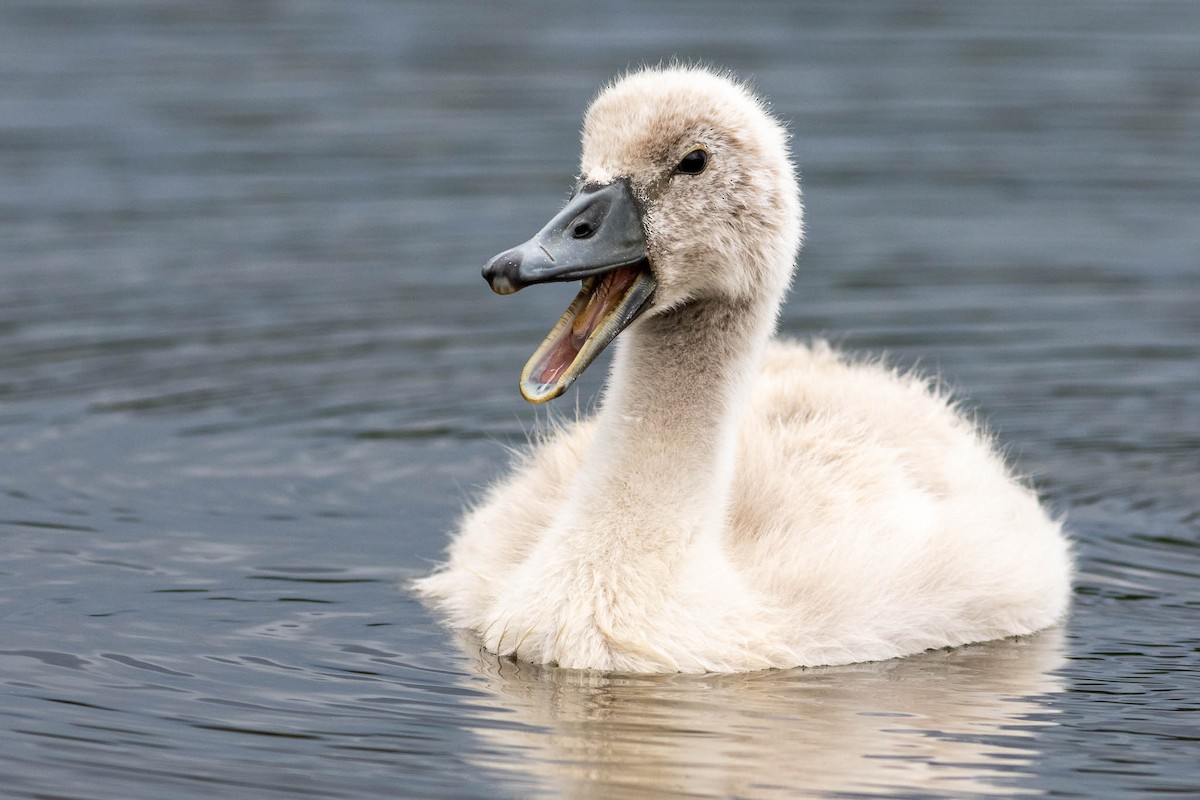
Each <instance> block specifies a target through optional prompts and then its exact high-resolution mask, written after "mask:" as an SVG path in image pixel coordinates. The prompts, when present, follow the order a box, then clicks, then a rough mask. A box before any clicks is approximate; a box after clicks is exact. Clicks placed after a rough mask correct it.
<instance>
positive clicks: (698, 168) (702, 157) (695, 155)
mask: <svg viewBox="0 0 1200 800" xmlns="http://www.w3.org/2000/svg"><path fill="white" fill-rule="evenodd" d="M707 166H708V151H707V150H705V149H704V148H703V147H697V148H696V149H695V150H693V151H692V152H690V153H688V154H687V155H686V156H684V157H683V160H682V161H680V162H679V166H677V167H676V168H675V171H676V172H681V173H683V174H684V175H699V174H700V173H701V172H704V168H705V167H707Z"/></svg>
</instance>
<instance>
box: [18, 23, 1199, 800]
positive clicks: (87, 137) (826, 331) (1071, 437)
mask: <svg viewBox="0 0 1200 800" xmlns="http://www.w3.org/2000/svg"><path fill="white" fill-rule="evenodd" d="M672 56H679V57H681V58H691V59H704V60H706V61H710V62H714V63H719V64H723V65H726V66H729V67H732V68H734V69H736V70H737V71H738V72H740V73H741V74H743V75H745V76H747V77H751V78H753V79H754V81H755V82H756V84H757V86H758V87H759V88H760V89H761V90H762V91H763V92H765V93H766V94H768V95H769V96H770V97H771V98H772V101H773V107H774V109H775V111H776V112H777V113H778V114H779V115H780V116H782V117H784V118H786V119H788V120H790V124H791V129H792V131H793V133H794V136H795V138H794V149H795V156H796V158H797V160H798V162H799V163H800V164H801V165H802V169H803V178H804V182H805V191H806V197H807V202H808V207H809V215H808V220H809V244H808V246H807V248H806V250H805V252H804V255H803V257H802V260H801V269H800V272H799V273H798V277H797V281H796V284H795V289H794V292H793V295H792V297H791V299H790V301H789V304H788V306H787V308H786V311H785V314H784V317H783V321H782V329H783V331H784V332H785V333H786V334H788V335H793V336H798V337H811V336H816V335H826V336H829V337H831V338H833V339H835V340H836V341H838V342H839V343H840V344H841V346H843V347H845V348H848V349H852V350H869V351H883V350H886V351H888V352H889V353H891V354H892V357H893V358H894V359H895V360H896V361H897V362H898V363H899V364H901V365H905V366H910V365H914V364H919V365H920V366H921V367H922V368H923V369H925V370H927V371H931V372H937V373H939V374H940V375H941V376H942V377H943V378H944V379H945V380H946V381H947V382H948V383H949V384H951V385H952V386H954V387H955V388H956V390H957V391H958V392H959V394H960V396H962V397H964V398H967V399H968V401H969V402H970V403H971V404H973V405H974V406H975V407H977V408H979V410H980V413H981V415H982V416H983V417H984V418H986V419H987V420H988V423H989V425H990V426H991V427H992V428H993V429H995V430H996V431H998V432H999V434H1000V435H1001V437H1002V438H1003V440H1004V441H1005V442H1006V443H1007V446H1008V448H1009V451H1010V453H1011V455H1012V457H1013V458H1014V460H1015V461H1016V462H1017V463H1018V464H1019V465H1020V468H1021V470H1022V471H1023V472H1025V473H1026V474H1029V475H1031V476H1033V478H1034V480H1035V482H1036V485H1037V486H1038V488H1039V490H1040V491H1041V492H1042V493H1043V496H1044V497H1045V499H1046V502H1047V503H1048V505H1049V506H1050V507H1052V508H1053V509H1054V510H1055V512H1056V513H1058V514H1062V515H1064V516H1065V518H1066V520H1067V526H1068V528H1069V530H1070V532H1071V534H1072V536H1073V537H1074V538H1075V540H1076V542H1077V548H1078V553H1079V563H1080V571H1079V575H1078V579H1077V583H1076V590H1075V602H1074V608H1073V611H1072V614H1071V617H1070V619H1069V621H1068V622H1067V623H1066V625H1065V626H1063V627H1062V628H1061V629H1058V630H1052V631H1048V632H1046V633H1044V634H1041V635H1037V636H1033V637H1028V638H1025V639H1021V640H1015V641H1005V642H996V643H991V644H987V645H980V646H973V647H966V648H962V649H959V650H955V651H948V652H932V653H927V654H924V655H919V656H916V657H912V658H907V659H903V660H899V661H893V662H888V663H882V664H869V665H860V666H854V667H847V668H839V669H821V670H807V671H805V670H797V671H789V672H773V673H760V674H751V675H740V676H708V677H670V676H668V677H647V678H628V677H617V676H605V675H598V674H587V673H577V672H575V673H573V672H563V671H559V670H553V669H536V668H532V667H529V666H527V665H521V664H515V663H510V662H507V661H497V660H496V659H493V658H491V657H489V656H488V655H486V654H483V653H480V652H479V651H478V649H477V648H476V647H475V646H474V645H473V643H472V642H470V641H468V640H460V639H459V638H457V637H455V636H454V635H453V634H451V633H449V632H448V631H446V630H445V629H444V628H443V627H441V626H440V625H439V624H438V623H437V621H436V620H435V619H433V618H432V617H431V616H430V615H429V614H428V613H427V612H426V611H425V610H424V609H423V608H422V607H421V606H420V605H419V604H418V603H417V602H416V601H415V600H414V598H413V597H412V596H411V595H409V594H408V593H407V592H406V591H405V590H404V589H403V588H402V584H403V582H404V581H405V580H406V579H407V578H410V577H412V576H414V575H418V574H421V573H423V572H425V571H427V570H428V569H429V568H430V566H431V565H432V564H433V563H434V562H435V561H436V559H437V558H438V556H439V553H440V552H441V549H442V547H443V546H444V543H445V541H446V536H447V533H448V531H449V530H451V529H452V527H453V524H454V520H455V518H456V515H457V513H458V511H459V509H460V508H461V507H462V505H463V503H464V501H465V499H466V498H468V497H470V496H472V495H473V494H474V493H475V491H476V490H477V488H478V487H479V486H481V485H482V484H485V483H486V482H487V481H488V480H489V479H490V478H492V477H494V476H496V475H497V474H499V472H500V471H501V470H503V469H504V465H505V461H506V455H505V451H504V445H506V444H515V443H519V442H520V441H522V440H523V438H524V435H525V431H526V430H528V429H529V428H530V427H531V426H532V425H534V424H535V420H536V419H537V418H538V414H537V413H535V412H534V410H533V409H532V408H531V407H529V406H527V405H525V404H524V403H523V401H521V400H520V398H519V396H518V394H517V391H516V376H517V373H518V370H519V369H520V366H521V364H522V363H523V361H524V359H525V358H526V357H527V356H528V355H529V353H530V352H532V349H533V347H534V346H535V345H536V344H537V343H538V342H539V341H540V340H541V337H542V336H543V335H544V333H545V332H546V330H547V329H548V327H549V325H550V324H551V323H552V322H553V321H554V320H555V319H556V318H557V315H558V314H559V312H560V311H561V310H562V308H563V307H564V305H565V302H566V299H567V296H568V295H569V294H570V292H571V290H570V289H569V288H566V287H557V288H554V287H546V288H543V289H541V290H539V291H532V290H531V291H529V292H523V293H521V294H520V295H518V296H515V297H512V298H498V297H495V296H493V295H491V294H490V292H488V291H487V288H486V286H485V285H484V284H483V282H482V281H481V280H480V279H479V272H478V270H479V267H480V266H481V265H482V263H483V262H484V260H485V259H486V258H487V257H488V256H490V255H492V254H493V253H494V252H496V251H498V250H501V249H503V248H505V247H507V246H509V245H511V244H515V243H516V242H518V241H521V240H523V239H524V238H526V237H527V236H528V235H530V234H531V233H532V232H533V231H535V230H536V229H537V228H538V227H540V225H541V223H542V222H543V221H544V220H545V219H547V218H548V217H549V216H550V214H551V213H552V212H553V211H554V210H555V209H556V208H557V207H558V205H559V204H560V203H561V202H562V200H563V199H564V198H565V196H566V192H567V190H568V189H569V187H570V184H571V180H572V176H573V174H574V170H575V157H576V150H577V141H576V135H577V130H578V126H579V121H580V115H581V112H582V111H583V109H584V107H585V106H586V103H587V101H588V100H589V98H590V96H591V95H592V93H593V92H594V91H595V90H596V89H597V87H599V86H600V85H601V84H602V83H603V82H604V81H606V80H608V79H609V78H610V77H612V76H613V75H614V74H616V73H617V72H618V71H620V70H622V69H624V68H625V67H626V66H627V65H631V64H637V63H639V62H643V61H650V62H654V61H658V60H659V59H662V58H669V57H672ZM0 187H2V188H3V192H2V193H0V548H2V552H3V556H2V557H0V693H2V694H0V696H2V700H0V795H3V796H6V797H20V798H34V797H37V798H143V797H145V798H167V797H170V798H214V797H229V798H280V797H289V798H290V797H329V798H367V797H495V796H511V797H530V796H547V797H552V796H572V797H616V796H647V797H662V796H673V795H684V794H686V795H689V796H703V797H796V796H802V795H826V796H834V795H837V796H848V795H856V796H857V795H867V794H876V795H902V796H912V797H921V796H928V797H940V796H946V795H952V794H953V795H969V794H995V795H1014V794H1048V795H1054V796H1060V797H1097V796H1107V797H1130V796H1151V795H1157V794H1164V795H1174V796H1180V795H1191V796H1196V795H1198V794H1200V767H1198V766H1197V764H1198V763H1200V213H1198V212H1200V4H1198V3H1195V2H1191V1H1190V0H1180V2H1092V3H1088V2H1080V1H1079V0H1059V1H1058V2H1043V1H1042V0H1021V1H1019V2H979V3H974V2H972V3H955V2H949V0H946V2H926V1H924V0H903V1H902V2H897V1H896V0H886V1H885V0H877V1H876V2H864V3H837V2H809V3H785V2H779V3H772V2H765V1H761V0H745V1H743V2H738V3H736V4H733V3H731V4H724V3H715V2H705V1H703V0H701V1H700V2H697V1H695V0H693V1H691V2H686V3H683V2H679V3H654V4H648V3H632V2H597V3H591V4H588V5H587V6H586V7H584V6H580V7H569V6H567V5H566V4H563V3H561V2H549V0H540V1H539V2H535V3H527V4H523V5H521V6H520V7H519V8H506V7H505V4H502V3H490V2H483V0H473V1H472V2H459V3H444V2H432V1H431V2H406V3H399V2H367V1H366V0H297V1H296V2H282V1H281V2H269V1H268V0H225V2H215V1H214V2H203V3H197V2H190V0H146V1H145V2H135V0H73V2H72V0H6V2H5V3H4V4H3V5H0ZM602 373H603V364H597V365H596V366H595V367H593V369H592V370H591V371H590V373H589V375H588V376H587V377H586V380H584V381H582V382H581V388H580V390H579V391H578V392H577V393H573V394H572V395H570V396H568V397H567V398H565V399H564V400H562V401H559V402H560V404H561V405H562V406H563V407H565V408H566V409H568V411H570V410H572V409H573V408H574V407H575V404H576V403H577V402H578V403H579V404H580V405H581V406H583V407H587V405H588V404H589V403H590V402H592V398H593V397H594V395H595V392H596V390H597V388H598V386H599V382H600V380H601V378H602Z"/></svg>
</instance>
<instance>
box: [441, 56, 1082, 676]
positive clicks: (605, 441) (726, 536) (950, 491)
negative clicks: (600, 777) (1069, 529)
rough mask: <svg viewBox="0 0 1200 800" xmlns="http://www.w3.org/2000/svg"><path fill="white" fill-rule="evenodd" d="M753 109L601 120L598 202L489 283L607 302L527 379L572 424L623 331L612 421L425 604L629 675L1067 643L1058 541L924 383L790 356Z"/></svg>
mask: <svg viewBox="0 0 1200 800" xmlns="http://www.w3.org/2000/svg"><path fill="white" fill-rule="evenodd" d="M800 233H801V210H800V202H799V194H798V188H797V184H796V180H795V177H794V174H793V170H792V166H791V164H790V163H789V162H788V158H787V146H786V141H785V135H784V133H783V130H782V129H781V128H780V126H779V125H778V124H777V123H776V122H775V121H774V120H773V119H772V118H771V117H770V116H769V115H767V114H766V113H765V111H764V110H763V108H762V106H761V104H760V103H759V101H758V100H757V99H755V98H754V97H753V96H752V95H751V94H750V93H749V92H747V91H746V90H745V89H743V88H742V87H740V86H738V85H737V84H735V83H733V82H732V81H730V80H728V79H726V78H724V77H721V76H717V75H715V74H712V73H710V72H707V71H702V70H696V69H668V70H647V71H643V72H641V73H637V74H635V75H632V76H630V77H627V78H625V79H623V80H621V81H619V82H618V83H616V84H615V85H614V86H612V87H610V88H609V89H607V90H606V91H605V92H603V93H602V94H601V95H600V97H599V98H598V99H597V100H596V101H595V103H593V105H592V107H591V108H590V109H589V111H588V113H587V118H586V121H585V125H584V132H583V158H582V178H581V181H580V185H579V188H578V190H577V192H576V193H575V196H574V197H573V198H572V199H571V200H570V201H569V203H568V204H567V206H566V208H565V209H563V211H561V212H560V213H559V214H558V215H557V216H556V217H555V218H554V219H553V220H552V221H551V222H550V223H549V224H548V225H547V226H546V228H545V229H543V230H542V232H541V233H539V234H538V235H537V236H536V237H534V239H532V240H530V242H527V243H526V244H524V245H521V246H520V247H518V248H514V249H513V250H510V251H507V252H505V253H502V254H500V255H499V256H497V257H496V258H495V259H493V261H492V262H491V263H490V264H489V265H488V266H487V267H486V268H485V270H484V274H485V276H487V277H488V278H489V280H490V281H491V284H492V288H493V289H495V290H496V291H498V292H501V293H508V292H511V291H516V290H517V289H520V288H522V287H523V286H525V285H527V284H530V283H537V282H544V281H553V280H568V279H577V278H582V279H583V288H582V290H581V291H580V293H579V295H578V297H576V299H575V301H574V302H573V303H572V304H571V306H570V308H569V309H568V310H567V312H566V313H565V314H564V316H563V318H562V320H561V321H560V322H559V324H558V326H556V327H555V329H554V331H553V332H551V334H550V336H549V337H548V338H547V339H546V341H545V342H544V343H543V344H542V346H541V347H540V348H539V349H538V350H537V352H536V353H535V354H534V356H533V357H532V358H531V359H530V362H529V364H527V365H526V368H525V372H524V375H523V378H522V384H521V386H522V392H523V393H524V394H525V396H526V397H527V398H529V399H531V400H534V401H542V400H548V399H550V398H552V397H555V396H557V395H558V394H560V393H561V392H562V391H564V390H565V388H566V387H567V386H568V385H569V384H570V383H571V382H572V381H573V380H574V378H575V377H576V376H577V375H578V374H579V373H580V372H581V371H582V370H583V369H584V368H585V367H586V366H587V365H588V364H589V363H590V362H591V360H592V359H593V358H594V357H595V355H596V354H597V353H598V352H599V351H600V349H602V348H603V347H604V346H605V344H607V343H608V342H609V341H611V340H612V339H613V338H614V337H615V336H616V335H617V334H618V333H620V332H621V330H622V328H624V327H625V326H628V330H627V331H626V333H625V334H624V336H623V337H622V340H621V348H620V350H619V352H618V354H617V358H616V361H615V362H614V365H613V369H612V375H611V377H610V380H609V383H608V387H607V390H606V395H605V398H604V404H603V408H602V409H601V411H600V413H599V414H598V415H597V417H596V418H595V419H593V420H588V421H586V422H582V423H580V424H577V425H573V426H570V427H568V428H565V429H563V430H561V431H559V432H557V433H555V434H552V435H551V436H550V437H549V438H548V439H547V440H546V441H544V442H543V443H541V444H540V445H538V446H537V447H536V448H535V449H534V450H533V451H532V452H531V453H530V454H529V455H528V457H527V458H526V460H525V461H524V462H523V463H522V464H521V466H520V467H519V468H518V470H517V471H516V472H515V473H514V474H513V475H512V476H511V477H510V478H508V479H507V480H505V481H503V482H502V483H500V484H499V485H498V486H496V487H495V488H493V489H492V491H491V493H490V494H489V495H488V497H487V499H486V501H485V502H484V503H483V505H482V506H480V507H479V508H478V509H477V510H476V511H475V512H474V513H473V514H471V515H470V516H469V517H468V518H467V520H466V521H465V523H464V525H463V528H462V531H461V532H460V534H459V535H458V537H457V538H456V539H455V541H454V543H453V546H452V547H451V550H450V562H449V564H448V565H447V567H446V568H444V569H443V570H442V571H440V572H438V573H436V574H434V575H433V576H431V577H429V578H427V579H425V580H424V581H422V582H420V583H419V584H418V587H419V589H420V590H422V591H423V593H424V594H425V595H426V596H428V597H431V598H433V599H434V600H435V601H436V602H437V604H438V605H439V606H440V607H441V608H443V609H444V610H445V611H447V612H448V613H449V615H450V617H451V619H452V621H453V622H454V623H455V624H457V625H458V626H461V627H466V628H470V629H474V630H475V631H478V632H479V633H480V635H481V636H482V639H483V642H484V644H485V645H486V647H487V648H488V649H490V650H492V651H493V652H498V653H502V654H512V655H516V656H518V657H519V658H522V659H525V660H528V661H532V662H536V663H557V664H560V665H562V666H565V667H593V668H601V669H613V670H619V671H626V672H665V671H684V672H704V671H718V672H719V671H739V670H754V669H761V668H766V667H790V666H795V665H817V664H844V663H850V662H855V661H865V660H873V659H883V658H891V657H894V656H900V655H905V654H909V653H916V652H919V651H921V650H925V649H927V648H934V647H943V646H947V645H959V644H963V643H965V642H975V641H982V640H986V639H994V638H998V637H1003V636H1009V635H1012V634H1021V633H1028V632H1030V631H1033V630H1037V629H1039V628H1042V627H1045V626H1047V625H1049V624H1051V623H1052V622H1054V621H1055V620H1056V619H1058V618H1059V617H1060V616H1061V614H1062V612H1063V609H1064V607H1065V605H1066V601H1067V590H1068V573H1069V568H1070V567H1069V558H1068V554H1067V547H1066V544H1065V542H1064V540H1063V537H1062V534H1061V531H1060V529H1059V527H1058V525H1057V524H1055V523H1053V522H1051V521H1050V520H1048V519H1047V518H1046V516H1045V514H1044V512H1043V511H1042V510H1041V508H1040V507H1039V506H1038V503H1037V500H1036V498H1035V497H1034V495H1033V494H1032V493H1031V492H1029V491H1028V490H1027V489H1025V488H1023V487H1021V486H1020V485H1018V484H1017V483H1016V482H1015V481H1013V480H1012V479H1011V478H1010V477H1009V475H1008V474H1007V472H1006V470H1005V468H1004V466H1003V464H1002V462H1001V460H1000V459H999V458H998V457H997V456H996V455H995V453H994V451H993V450H992V448H991V446H990V443H989V442H988V441H987V440H986V439H985V438H984V437H982V436H981V435H980V434H979V433H978V432H977V431H976V430H975V429H974V428H973V427H972V426H971V425H970V424H969V423H968V422H967V421H965V420H964V419H963V418H962V417H961V416H959V415H958V414H957V413H955V412H954V411H953V410H952V409H951V407H950V406H949V405H948V404H947V402H946V399H945V398H944V397H943V396H942V395H940V394H939V393H938V392H937V391H936V390H933V389H931V387H930V386H929V385H928V384H927V383H926V382H924V381H921V380H918V379H916V378H912V377H905V376H900V375H897V374H895V373H894V372H892V371H889V370H888V369H886V368H884V367H881V366H880V365H878V364H865V363H855V362H852V361H849V360H847V359H845V358H842V357H839V356H837V355H836V354H834V353H833V352H832V351H831V350H830V349H829V348H828V347H827V346H825V345H818V346H814V347H811V348H809V347H804V346H802V345H799V344H796V343H780V342H775V343H771V342H769V339H770V337H771V332H772V329H773V328H774V323H775V318H776V314H777V312H778V309H779V306H780V303H781V301H782V298H783V294H784V291H785V289H786V287H787V284H788V282H789V280H790V277H791V272H792V263H793V258H794V256H795V253H796V250H797V248H798V247H799V243H800Z"/></svg>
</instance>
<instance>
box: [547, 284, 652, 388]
mask: <svg viewBox="0 0 1200 800" xmlns="http://www.w3.org/2000/svg"><path fill="white" fill-rule="evenodd" d="M638 271H639V268H638V267H637V266H632V267H621V268H620V269H614V270H613V271H612V272H606V273H604V275H602V276H601V277H600V280H599V281H597V282H596V286H595V287H594V288H593V289H592V293H591V295H589V296H588V300H587V303H586V304H585V305H584V307H583V309H582V310H581V311H580V312H579V314H578V315H577V316H576V317H575V319H574V320H572V321H571V325H570V326H569V327H564V328H563V330H562V332H561V333H560V334H559V337H558V340H557V341H555V343H554V347H553V348H551V349H550V350H549V351H548V352H547V353H546V356H545V358H544V360H543V361H542V363H541V364H540V365H538V369H537V370H535V377H536V379H537V380H538V381H539V382H540V383H544V384H545V383H555V382H556V381H557V380H558V379H559V377H560V376H561V375H562V374H563V373H564V372H566V371H567V369H569V368H570V366H571V365H572V364H573V363H575V359H576V358H577V357H578V356H579V351H580V350H582V349H583V345H584V343H585V342H587V340H588V337H589V336H591V335H592V334H593V333H594V332H595V330H596V328H598V327H600V323H601V322H603V321H604V318H605V316H606V315H607V314H608V312H609V311H611V310H612V309H614V308H616V307H617V305H618V304H620V302H621V300H622V299H624V297H625V292H626V291H627V290H628V289H629V287H630V286H631V285H632V284H633V283H634V281H636V280H637V277H638Z"/></svg>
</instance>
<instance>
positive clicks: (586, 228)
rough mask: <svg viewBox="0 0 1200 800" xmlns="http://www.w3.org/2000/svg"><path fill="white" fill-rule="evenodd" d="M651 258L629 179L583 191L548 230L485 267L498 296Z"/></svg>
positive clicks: (582, 189) (570, 279)
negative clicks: (648, 256)
mask: <svg viewBox="0 0 1200 800" xmlns="http://www.w3.org/2000/svg"><path fill="white" fill-rule="evenodd" d="M645 257H646V236H645V233H644V231H643V229H642V213H641V209H640V208H639V206H638V203H637V200H635V199H634V196H633V191H632V190H631V188H630V185H629V179H628V178H620V179H618V180H616V181H613V182H612V183H609V184H605V185H603V186H583V187H582V188H581V189H579V191H577V192H576V193H575V195H574V196H573V197H572V198H571V199H570V200H569V201H568V202H567V204H566V206H564V207H563V209H562V210H561V211H559V212H558V213H557V214H556V215H555V216H554V218H553V219H552V220H550V222H548V223H547V224H546V227H544V228H542V229H541V231H539V232H538V234H537V235H536V236H534V237H533V238H532V239H530V240H529V241H527V242H525V243H524V244H522V245H518V246H517V247H514V248H512V249H511V250H505V251H504V252H503V253H501V254H500V255H498V256H496V257H495V258H493V259H492V260H491V261H489V262H488V265H487V266H486V267H484V268H483V277H484V279H485V280H487V282H488V283H489V284H491V287H492V291H494V292H496V293H497V294H512V293H513V292H516V291H519V290H521V289H524V288H525V287H526V286H529V285H530V284H534V283H547V282H550V281H575V280H582V279H583V278H587V277H589V276H591V275H598V274H600V273H602V272H607V271H609V270H612V269H616V268H618V267H625V266H629V265H631V264H636V263H637V262H638V261H641V260H642V259H643V258H645Z"/></svg>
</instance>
